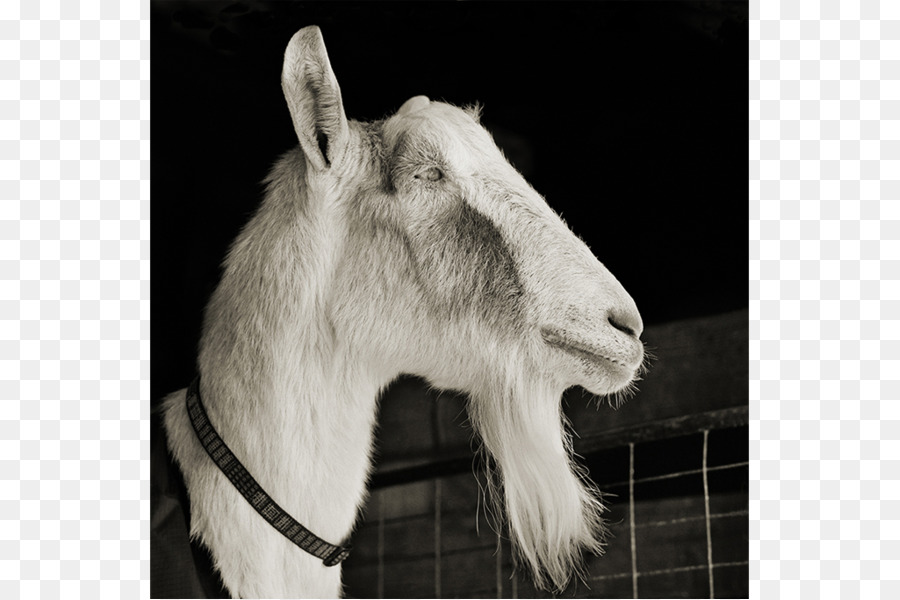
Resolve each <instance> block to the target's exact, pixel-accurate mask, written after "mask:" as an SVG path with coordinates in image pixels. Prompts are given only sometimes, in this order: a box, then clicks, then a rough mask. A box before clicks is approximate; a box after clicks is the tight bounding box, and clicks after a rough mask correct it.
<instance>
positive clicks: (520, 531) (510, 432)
mask: <svg viewBox="0 0 900 600" xmlns="http://www.w3.org/2000/svg"><path fill="white" fill-rule="evenodd" d="M508 364H509V363H508ZM513 373H514V374H513ZM496 375H497V374H496V373H495V374H494V377H492V378H491V381H490V382H485V384H484V385H483V386H482V388H481V389H479V390H477V391H474V392H470V394H469V396H470V400H469V407H468V413H469V419H470V421H471V423H472V425H473V427H474V429H475V431H476V432H477V433H478V434H479V436H480V438H481V441H482V449H483V450H484V451H485V453H486V455H487V456H485V464H486V465H487V486H486V496H487V501H488V510H489V516H492V517H494V520H495V521H496V520H497V517H498V516H500V515H503V516H505V522H506V523H507V524H508V527H509V534H510V539H511V542H512V547H513V551H514V558H515V561H516V564H517V565H524V566H526V567H528V569H529V570H530V572H531V574H532V576H533V577H534V580H535V583H536V584H537V586H538V587H541V588H544V589H555V590H557V591H562V590H563V589H564V588H565V587H566V585H567V584H568V582H569V580H570V578H571V576H572V574H573V573H574V574H577V575H578V576H580V577H583V565H584V562H583V555H584V553H585V552H591V553H594V554H601V553H602V552H603V548H604V545H605V538H606V535H607V529H606V526H605V524H604V521H603V519H602V517H601V515H602V513H603V512H605V510H606V509H605V508H604V506H603V504H602V503H601V499H600V494H599V492H598V491H597V490H596V488H595V487H594V486H593V484H592V483H591V482H590V480H589V479H588V478H587V473H586V470H585V469H584V468H583V467H580V466H578V465H576V464H575V463H574V462H573V453H572V436H571V433H570V432H569V431H568V423H567V421H566V418H565V416H564V414H563V413H562V409H561V403H560V394H559V391H558V390H557V391H555V392H554V391H552V390H550V389H546V386H544V387H542V385H541V382H540V381H539V380H538V379H537V378H535V379H534V380H528V381H526V379H525V376H524V375H525V374H524V373H523V370H522V369H521V368H519V369H510V372H509V373H507V377H505V378H498V377H496ZM504 507H505V510H504Z"/></svg>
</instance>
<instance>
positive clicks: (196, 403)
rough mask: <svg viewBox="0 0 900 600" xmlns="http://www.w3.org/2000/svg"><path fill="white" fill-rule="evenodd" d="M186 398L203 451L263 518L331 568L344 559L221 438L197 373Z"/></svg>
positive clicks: (342, 550) (343, 550) (343, 549)
mask: <svg viewBox="0 0 900 600" xmlns="http://www.w3.org/2000/svg"><path fill="white" fill-rule="evenodd" d="M186 401H187V410H188V415H189V416H190V418H191V425H193V426H194V431H195V432H196V433H197V437H198V438H199V439H200V443H201V444H203V448H204V449H205V450H206V453H207V454H209V457H210V458H211V459H212V460H213V462H214V463H216V466H217V467H219V470H221V471H222V473H224V474H225V476H226V477H228V479H229V480H230V481H231V483H232V484H233V485H234V487H236V488H237V490H238V491H239V492H240V493H241V495H243V496H244V498H246V499H247V502H249V503H250V506H252V507H253V508H254V509H255V510H256V512H258V513H259V514H260V516H261V517H262V518H263V519H265V520H266V521H268V522H269V524H270V525H271V526H272V527H274V528H275V529H277V530H278V531H279V532H280V533H281V534H282V535H284V537H286V538H287V539H289V540H291V541H292V542H294V543H295V544H296V545H297V546H299V547H300V548H301V549H303V550H305V551H306V552H308V553H310V554H312V555H313V556H315V557H317V558H321V559H322V562H324V563H325V566H326V567H332V566H334V565H336V564H338V563H339V562H341V561H342V560H344V559H345V558H347V556H348V555H349V554H350V547H349V546H335V545H334V544H329V543H328V542H326V541H325V540H323V539H322V538H320V537H318V536H317V535H315V534H314V533H313V532H311V531H310V530H309V529H307V528H306V527H304V526H303V525H301V524H300V523H298V522H297V521H296V520H294V518H293V517H292V516H291V515H289V514H288V513H287V512H285V510H284V509H283V508H281V507H280V506H278V504H277V503H276V502H275V501H274V500H272V498H271V497H270V496H269V495H268V494H267V493H266V491H265V490H264V489H262V486H260V485H259V483H257V482H256V480H255V479H253V476H252V475H250V473H249V472H248V471H247V469H246V468H245V467H244V465H242V464H241V462H240V461H239V460H238V459H237V457H236V456H235V455H234V453H232V452H231V449H230V448H229V447H228V446H227V445H226V444H225V442H224V441H222V438H220V437H219V434H218V433H216V430H215V429H214V428H213V426H212V423H210V422H209V416H207V414H206V410H205V409H204V408H203V404H202V403H201V402H200V376H199V375H198V376H197V377H195V378H194V381H192V382H191V386H190V387H189V388H188V391H187V400H186Z"/></svg>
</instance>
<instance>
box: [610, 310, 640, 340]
mask: <svg viewBox="0 0 900 600" xmlns="http://www.w3.org/2000/svg"><path fill="white" fill-rule="evenodd" d="M606 320H607V321H609V324H610V325H612V326H613V328H615V329H618V330H619V331H621V332H622V333H625V334H627V335H631V336H634V337H636V338H639V337H641V333H642V332H643V331H644V322H643V321H642V320H641V316H640V314H638V312H637V311H636V310H616V309H613V310H610V311H609V313H608V314H607V316H606Z"/></svg>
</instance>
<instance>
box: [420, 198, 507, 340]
mask: <svg viewBox="0 0 900 600" xmlns="http://www.w3.org/2000/svg"><path fill="white" fill-rule="evenodd" d="M413 244H414V247H416V248H415V249H416V250H417V251H416V252H415V254H414V257H413V258H414V264H415V265H416V270H417V272H418V276H419V280H420V281H421V282H423V283H424V284H425V288H426V289H425V291H426V293H428V295H429V298H430V299H431V300H432V301H433V302H434V305H435V308H437V309H438V310H440V311H441V312H446V313H448V314H450V315H453V316H463V315H467V314H477V315H487V316H488V318H489V319H491V320H497V321H498V322H502V321H504V320H508V319H509V318H510V317H513V316H515V315H517V314H518V312H519V309H520V301H521V297H522V293H523V292H522V284H521V281H520V279H519V275H518V272H517V269H516V263H515V260H514V259H513V256H512V253H511V252H510V250H509V247H508V246H507V244H506V242H505V241H504V239H503V235H502V234H501V233H500V230H499V229H497V227H496V226H495V225H494V223H492V222H491V221H490V219H488V218H487V217H486V216H484V215H483V214H481V213H480V212H478V211H477V210H476V209H475V208H474V207H472V206H471V205H470V204H468V203H467V202H466V201H464V200H460V201H458V202H456V203H454V206H453V207H452V208H450V209H449V210H447V211H446V212H444V213H443V214H441V215H439V216H438V217H437V218H436V219H435V221H434V224H433V226H432V227H428V228H427V229H426V230H425V231H424V232H422V233H421V235H418V236H416V237H415V238H414V240H413Z"/></svg>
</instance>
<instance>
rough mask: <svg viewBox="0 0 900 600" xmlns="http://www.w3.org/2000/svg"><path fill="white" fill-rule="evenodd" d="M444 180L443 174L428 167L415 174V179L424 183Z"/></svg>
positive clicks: (434, 168) (435, 168) (436, 169)
mask: <svg viewBox="0 0 900 600" xmlns="http://www.w3.org/2000/svg"><path fill="white" fill-rule="evenodd" d="M443 178H444V174H443V173H442V172H441V170H440V169H438V168H437V167H429V168H428V169H425V170H424V171H422V172H421V173H417V174H416V179H424V180H425V181H439V180H441V179H443Z"/></svg>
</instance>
